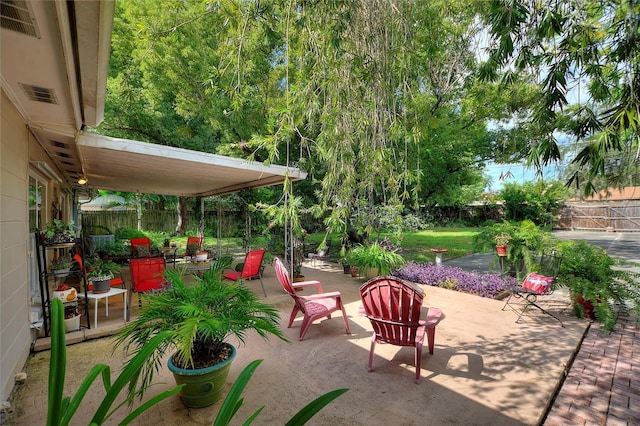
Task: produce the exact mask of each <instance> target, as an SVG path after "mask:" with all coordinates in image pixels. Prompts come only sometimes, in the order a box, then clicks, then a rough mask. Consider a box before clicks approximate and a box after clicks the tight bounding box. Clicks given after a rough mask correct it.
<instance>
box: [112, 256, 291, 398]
mask: <svg viewBox="0 0 640 426" xmlns="http://www.w3.org/2000/svg"><path fill="white" fill-rule="evenodd" d="M230 265H231V263H230V261H229V260H227V259H219V260H216V261H213V263H212V265H211V268H210V269H209V270H208V271H206V272H205V273H204V275H203V276H202V277H193V279H194V280H195V284H189V285H186V284H185V281H184V277H183V275H182V274H181V272H180V271H179V270H167V272H166V276H167V281H168V283H169V287H168V288H167V289H166V290H164V291H163V292H161V293H157V294H153V295H148V296H147V297H146V304H145V305H144V306H143V307H142V309H141V310H140V312H139V314H138V316H137V317H136V318H135V319H133V320H132V321H130V322H129V323H127V325H126V326H125V327H124V328H123V329H122V330H121V331H120V332H119V333H118V335H117V336H116V346H119V345H123V346H124V348H125V350H126V351H127V352H131V351H134V352H135V351H137V350H138V349H139V348H141V347H143V346H144V345H145V344H146V343H147V342H149V341H150V340H151V339H152V338H153V337H154V336H156V335H158V334H160V333H164V336H165V338H164V339H163V341H162V343H161V344H160V345H159V346H158V348H157V350H155V351H154V353H153V354H152V355H151V356H150V357H149V358H148V359H147V362H146V363H145V366H144V368H143V372H142V376H141V380H142V388H145V387H146V386H147V385H148V384H150V383H151V380H152V378H153V373H154V371H155V370H157V369H158V368H159V367H160V363H161V361H162V358H163V356H164V354H165V352H167V351H170V352H172V353H173V354H172V355H171V357H170V358H169V361H168V365H169V369H170V370H171V371H172V372H173V374H174V377H175V379H176V382H177V383H178V384H185V387H184V388H183V389H182V394H181V398H182V401H183V403H184V404H185V405H186V406H188V407H205V406H208V405H211V404H213V403H214V402H216V401H217V400H218V399H219V398H220V397H221V396H222V391H223V390H224V387H225V383H226V377H227V374H228V371H229V368H230V364H231V362H232V361H233V358H234V356H235V353H236V348H235V346H234V345H233V344H232V343H231V342H229V338H230V337H236V338H237V339H238V341H240V342H244V340H245V337H246V333H247V331H248V330H253V331H255V332H257V333H258V334H259V335H260V336H262V337H264V338H267V337H268V336H269V335H273V336H276V337H278V338H280V339H283V340H285V341H286V338H285V337H284V334H283V333H282V331H281V330H280V328H279V314H278V310H277V309H276V308H274V307H273V306H271V305H269V304H267V303H264V302H262V301H261V300H260V299H259V298H258V297H257V296H256V295H255V294H254V293H253V292H252V291H251V290H250V289H249V288H248V287H246V286H244V285H242V284H240V282H235V283H233V284H229V283H228V281H223V280H222V276H221V272H222V271H223V270H224V269H225V268H227V267H229V266H230ZM203 384H207V385H206V386H204V385H203ZM131 391H132V392H135V391H136V390H135V389H131Z"/></svg>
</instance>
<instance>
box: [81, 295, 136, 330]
mask: <svg viewBox="0 0 640 426" xmlns="http://www.w3.org/2000/svg"><path fill="white" fill-rule="evenodd" d="M118 294H121V295H122V297H123V298H124V309H123V311H124V320H125V322H126V321H127V290H126V289H124V288H110V289H109V291H108V292H106V293H98V294H95V293H93V292H89V293H87V299H89V300H93V302H94V303H93V323H94V324H95V327H96V328H98V301H99V300H100V299H104V309H105V316H109V297H110V296H115V295H118ZM79 296H80V297H84V294H83V295H79Z"/></svg>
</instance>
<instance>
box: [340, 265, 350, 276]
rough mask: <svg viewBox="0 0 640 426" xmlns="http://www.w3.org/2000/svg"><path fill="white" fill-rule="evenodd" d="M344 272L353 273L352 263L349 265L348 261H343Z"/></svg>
mask: <svg viewBox="0 0 640 426" xmlns="http://www.w3.org/2000/svg"><path fill="white" fill-rule="evenodd" d="M342 273H343V274H350V273H351V265H349V264H348V263H343V264H342Z"/></svg>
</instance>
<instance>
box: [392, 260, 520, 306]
mask: <svg viewBox="0 0 640 426" xmlns="http://www.w3.org/2000/svg"><path fill="white" fill-rule="evenodd" d="M394 275H395V276H397V277H399V278H402V279H404V280H407V281H411V282H415V283H420V284H425V285H432V286H435V287H442V288H448V289H450V290H457V291H461V292H464V293H469V294H475V295H478V296H482V297H488V298H491V299H495V298H496V295H497V294H498V293H500V292H501V291H503V290H504V289H505V288H506V287H508V286H512V285H514V284H515V278H512V277H507V278H502V277H500V276H499V275H495V274H476V273H474V272H466V271H463V270H462V269H460V268H458V267H454V266H444V265H443V266H436V265H435V264H434V263H417V262H409V263H407V266H405V267H404V268H402V269H398V270H396V271H394Z"/></svg>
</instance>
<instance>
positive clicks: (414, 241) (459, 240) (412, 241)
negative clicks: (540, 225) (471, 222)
mask: <svg viewBox="0 0 640 426" xmlns="http://www.w3.org/2000/svg"><path fill="white" fill-rule="evenodd" d="M478 232H479V229H478V228H431V229H427V230H424V231H418V232H405V233H403V234H402V235H401V236H400V237H399V238H398V237H397V236H395V235H392V234H382V235H381V238H384V237H388V238H389V239H390V240H391V241H392V242H394V243H397V244H398V245H399V246H400V254H402V256H403V257H404V258H405V259H406V260H407V261H409V260H413V261H415V262H420V263H425V262H435V258H436V256H435V254H434V253H432V252H431V251H430V249H432V248H442V249H447V250H449V251H448V252H447V253H443V255H442V257H443V258H444V259H451V258H456V257H461V256H465V255H467V254H471V253H473V239H474V237H475V235H476V234H477V233H478ZM324 236H325V234H323V233H317V234H310V235H309V236H308V237H307V238H306V240H305V242H306V243H307V244H309V246H310V247H312V249H311V251H312V252H313V251H315V247H317V246H318V245H319V244H320V242H321V241H322V239H323V238H324ZM329 237H330V238H331V241H332V243H331V245H330V248H329V252H328V260H332V261H334V262H337V261H338V260H339V259H340V253H339V250H340V239H339V238H338V236H337V235H335V234H333V235H329Z"/></svg>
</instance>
